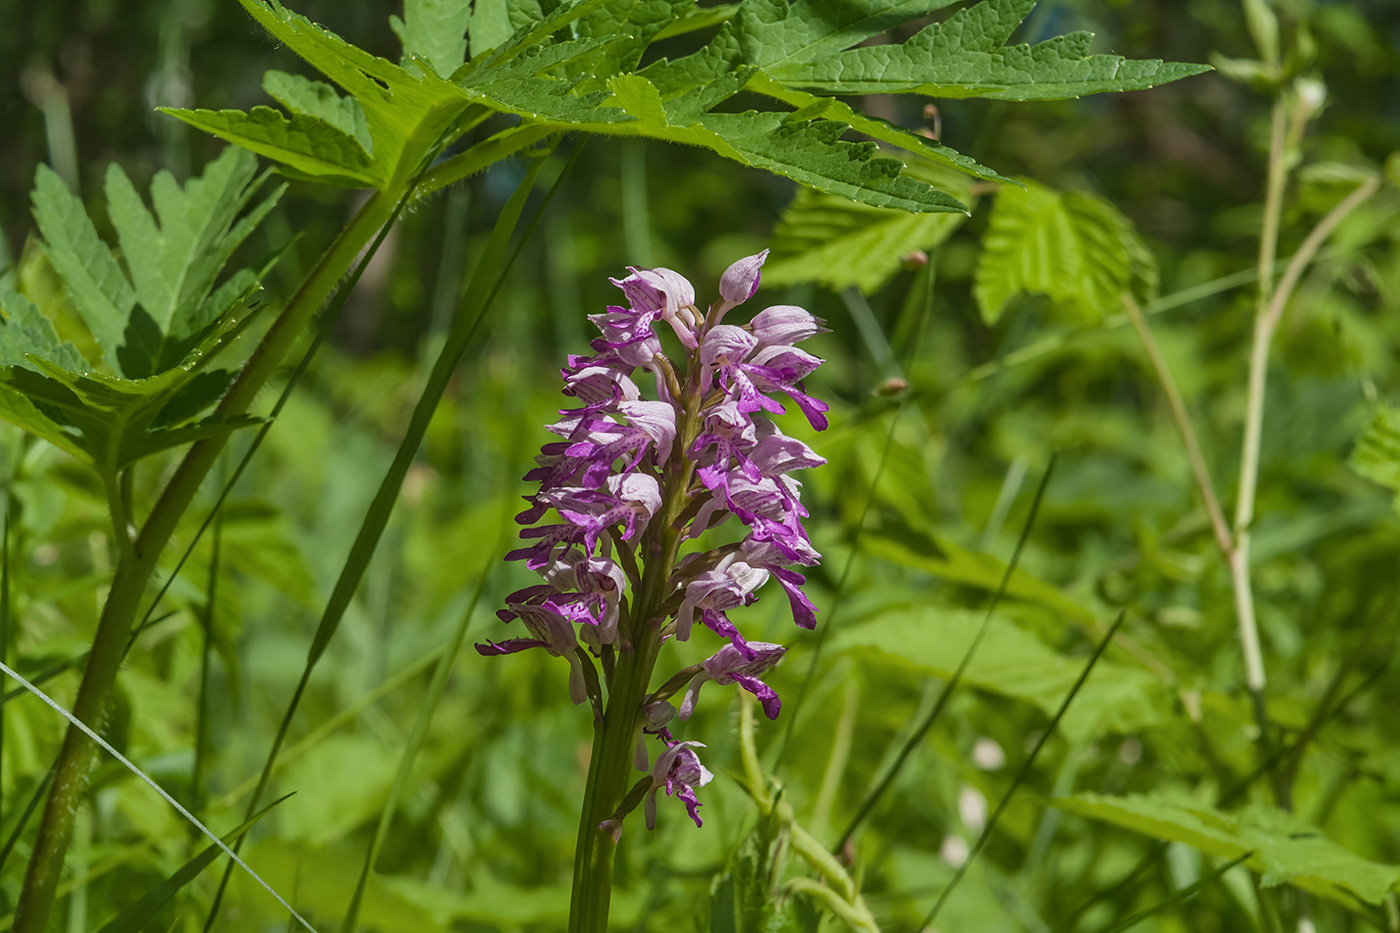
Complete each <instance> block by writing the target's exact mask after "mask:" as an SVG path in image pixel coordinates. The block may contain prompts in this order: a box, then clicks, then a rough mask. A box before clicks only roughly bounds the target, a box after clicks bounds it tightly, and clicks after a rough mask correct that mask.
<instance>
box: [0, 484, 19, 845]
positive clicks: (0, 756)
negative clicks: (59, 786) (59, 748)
mask: <svg viewBox="0 0 1400 933" xmlns="http://www.w3.org/2000/svg"><path fill="white" fill-rule="evenodd" d="M14 510H15V499H14V496H12V495H9V494H8V491H7V493H6V496H5V526H4V528H3V529H0V664H5V663H8V662H9V660H10V650H9V649H10V516H11V515H13V514H14ZM4 765H5V710H4V707H3V705H0V774H4V773H5V771H4ZM2 792H3V785H0V818H3V817H4V815H5V798H4V796H3V793H2Z"/></svg>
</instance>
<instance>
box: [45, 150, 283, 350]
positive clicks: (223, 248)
mask: <svg viewBox="0 0 1400 933" xmlns="http://www.w3.org/2000/svg"><path fill="white" fill-rule="evenodd" d="M256 169H257V166H256V160H254V159H252V158H250V157H249V156H248V154H247V153H245V152H241V151H240V150H238V149H236V148H234V147H232V146H230V147H228V148H226V149H225V150H224V151H223V152H222V153H220V155H219V157H218V158H216V159H214V161H212V162H210V163H209V164H208V165H207V166H206V167H205V170H204V174H203V175H202V176H201V177H198V178H192V179H190V181H189V182H188V183H187V184H186V185H185V186H184V187H183V188H182V187H181V186H180V185H179V184H178V183H177V182H176V181H175V179H174V177H173V176H172V175H171V174H170V173H169V172H158V173H157V174H156V176H155V178H154V179H152V181H151V200H152V202H153V203H154V206H155V215H156V216H154V217H153V216H152V215H151V212H150V211H149V210H147V208H146V205H145V204H144V203H142V201H141V196H140V195H139V194H137V192H136V189H135V187H133V186H132V184H131V181H130V179H128V178H127V176H126V173H125V172H123V171H122V169H121V167H120V166H118V165H117V164H116V163H113V164H112V165H110V166H109V167H108V169H107V184H106V194H107V214H108V216H109V217H110V218H111V221H112V226H113V227H115V228H116V231H117V237H118V240H119V242H120V244H121V249H122V257H123V258H124V260H125V262H126V267H127V269H128V270H129V271H130V273H131V282H132V285H133V286H134V287H135V292H136V300H137V304H138V306H139V307H138V308H137V309H136V310H135V311H134V312H133V313H132V315H131V318H130V320H128V321H127V323H126V327H125V329H124V337H125V340H126V342H125V344H124V345H123V346H122V347H121V348H120V349H119V350H118V351H117V355H116V359H115V362H116V363H118V364H119V368H120V370H121V372H122V374H123V375H125V376H129V377H135V378H139V377H145V376H149V375H153V374H154V373H157V372H161V371H163V370H165V369H168V368H170V367H171V366H173V365H175V363H177V362H178V361H179V360H180V359H181V358H182V357H183V356H184V355H185V353H186V352H188V350H189V348H190V347H191V346H192V345H193V343H194V340H195V339H196V338H197V337H198V336H199V335H200V334H201V333H203V332H204V330H205V329H206V328H207V327H208V326H209V325H210V324H212V323H213V322H214V321H216V320H218V319H219V318H220V317H221V316H222V315H223V314H224V313H225V312H227V311H228V309H229V307H230V306H231V305H232V303H233V301H234V300H236V299H237V298H238V297H239V296H241V295H242V294H243V293H245V292H247V291H249V290H250V289H251V288H252V287H253V286H254V285H255V284H256V277H254V276H253V274H252V273H251V272H248V271H247V270H240V271H239V272H235V273H234V274H233V276H232V278H231V279H230V283H229V284H228V285H227V287H226V288H222V289H217V290H216V289H215V288H214V282H215V280H216V279H217V277H218V275H219V273H220V272H222V271H223V268H224V266H225V264H226V263H227V262H228V261H229V259H230V258H231V257H232V256H233V253H234V251H235V250H236V249H237V248H238V247H239V246H240V245H241V244H242V243H243V241H244V240H245V239H246V238H247V237H248V235H249V234H250V233H252V231H253V229H254V228H255V227H256V226H257V225H258V223H260V222H261V221H262V219H263V217H265V216H266V215H267V213H268V211H270V210H272V208H273V207H274V206H275V205H276V203H277V199H278V197H280V195H281V190H280V189H279V190H278V191H276V192H274V193H273V194H272V195H271V196H270V197H268V198H265V199H264V200H263V201H261V202H260V203H259V204H257V205H255V206H254V207H253V208H252V209H251V210H249V211H248V212H247V214H246V215H245V216H243V217H242V218H241V219H240V218H239V216H238V215H239V214H240V212H242V211H243V210H244V208H245V207H247V204H248V202H249V200H250V199H251V198H252V195H253V191H254V190H255V186H254V184H253V176H254V173H255V172H256ZM46 235H47V231H46ZM108 362H109V363H111V362H114V361H113V360H112V359H111V358H109V360H108Z"/></svg>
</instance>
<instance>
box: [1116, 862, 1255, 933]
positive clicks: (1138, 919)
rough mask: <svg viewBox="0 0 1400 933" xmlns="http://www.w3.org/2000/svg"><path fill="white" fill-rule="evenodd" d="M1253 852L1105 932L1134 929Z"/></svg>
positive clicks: (1216, 879) (1121, 932)
mask: <svg viewBox="0 0 1400 933" xmlns="http://www.w3.org/2000/svg"><path fill="white" fill-rule="evenodd" d="M1253 854H1254V851H1253V850H1250V851H1249V852H1246V853H1245V854H1244V855H1241V856H1238V857H1236V858H1234V859H1232V860H1230V861H1228V862H1226V863H1225V864H1224V865H1221V866H1220V867H1219V868H1217V869H1216V870H1215V871H1213V872H1211V873H1210V874H1208V875H1204V876H1202V877H1201V878H1200V879H1199V880H1197V881H1196V882H1195V883H1194V884H1188V885H1187V886H1186V887H1184V888H1182V889H1180V890H1179V891H1173V892H1172V896H1171V897H1169V898H1167V899H1166V900H1164V901H1160V902H1158V903H1156V904H1153V905H1152V906H1151V907H1149V908H1147V909H1146V910H1141V911H1138V912H1137V913H1135V914H1133V915H1132V916H1131V917H1129V918H1128V919H1126V920H1124V921H1123V922H1122V923H1120V924H1118V925H1117V926H1112V927H1109V928H1108V929H1107V930H1104V931H1103V933H1123V931H1124V930H1130V929H1132V928H1133V927H1135V926H1137V925H1138V924H1139V923H1142V921H1144V920H1146V919H1147V918H1148V917H1153V916H1156V915H1157V914H1160V913H1161V912H1162V911H1164V910H1166V909H1167V908H1169V907H1173V906H1175V905H1177V904H1180V903H1181V902H1182V901H1184V900H1186V899H1187V898H1189V897H1192V896H1193V895H1194V894H1195V893H1196V892H1197V891H1199V890H1201V888H1204V887H1205V886H1206V885H1209V884H1214V883H1215V882H1216V881H1218V880H1219V879H1221V878H1222V877H1224V876H1225V873H1226V872H1228V871H1229V870H1230V869H1232V868H1234V867H1235V866H1236V865H1239V864H1240V863H1241V862H1243V861H1244V860H1245V859H1247V858H1249V857H1250V856H1251V855H1253Z"/></svg>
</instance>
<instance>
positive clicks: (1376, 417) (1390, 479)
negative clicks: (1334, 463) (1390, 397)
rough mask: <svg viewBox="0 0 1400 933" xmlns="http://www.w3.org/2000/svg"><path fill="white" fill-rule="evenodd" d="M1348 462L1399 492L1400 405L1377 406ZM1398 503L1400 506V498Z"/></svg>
mask: <svg viewBox="0 0 1400 933" xmlns="http://www.w3.org/2000/svg"><path fill="white" fill-rule="evenodd" d="M1347 464H1348V465H1349V466H1350V467H1351V468H1352V469H1353V470H1355V471H1356V472H1357V473H1359V474H1361V475H1362V476H1364V477H1366V478H1367V479H1369V480H1370V481H1371V482H1373V483H1377V484H1379V485H1381V486H1384V487H1385V488H1386V489H1389V490H1391V491H1392V492H1396V493H1400V409H1396V408H1393V407H1391V406H1390V405H1382V406H1380V407H1379V408H1377V409H1376V412H1375V414H1373V415H1372V416H1371V421H1370V423H1369V424H1367V425H1366V430H1365V431H1363V432H1361V437H1360V438H1358V439H1357V441H1356V449H1354V450H1353V451H1352V452H1351V458H1350V459H1349V460H1348V461H1347ZM1396 503H1397V508H1400V499H1397V500H1396Z"/></svg>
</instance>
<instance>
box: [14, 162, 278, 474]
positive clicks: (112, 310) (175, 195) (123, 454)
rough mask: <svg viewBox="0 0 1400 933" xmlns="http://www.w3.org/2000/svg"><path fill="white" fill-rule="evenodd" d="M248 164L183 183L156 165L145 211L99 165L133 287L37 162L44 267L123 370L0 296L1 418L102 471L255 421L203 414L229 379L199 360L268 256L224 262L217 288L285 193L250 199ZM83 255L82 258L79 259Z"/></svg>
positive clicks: (218, 338) (228, 327) (231, 323)
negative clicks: (102, 365) (49, 266)
mask: <svg viewBox="0 0 1400 933" xmlns="http://www.w3.org/2000/svg"><path fill="white" fill-rule="evenodd" d="M255 169H256V160H255V159H254V158H253V157H252V156H251V155H249V154H248V153H246V152H243V151H241V150H238V149H234V148H232V147H230V148H229V149H227V150H225V151H224V152H223V153H222V154H221V155H220V156H219V157H218V158H217V159H215V160H214V161H212V162H210V163H209V164H208V165H207V166H206V167H205V170H204V172H203V174H201V175H200V176H198V177H195V178H192V179H191V180H190V181H189V182H187V183H186V184H185V185H184V186H181V185H179V184H178V183H176V182H175V180H174V178H173V177H171V176H170V175H169V174H167V173H161V174H158V175H157V176H156V177H155V179H154V180H153V182H152V184H151V201H152V205H153V207H154V213H153V212H152V211H151V210H149V209H148V208H147V207H146V205H145V203H144V202H143V201H142V199H141V196H140V195H139V194H138V193H137V192H136V189H135V188H134V187H133V186H132V185H131V182H130V180H129V179H128V178H127V177H126V175H125V174H124V173H123V172H122V171H121V170H120V169H116V168H113V169H111V170H109V172H108V175H107V185H106V190H107V194H108V214H109V216H110V217H111V220H112V225H113V227H115V228H116V231H117V235H118V238H119V241H120V243H121V246H122V254H123V256H124V258H125V260H126V265H127V268H128V269H129V270H130V273H131V276H132V280H133V282H134V287H133V285H132V284H131V283H128V282H127V279H126V277H125V275H124V274H123V272H122V269H121V267H120V266H119V265H117V264H116V260H115V258H114V257H113V255H112V252H111V251H110V249H109V248H108V247H107V244H106V243H104V242H103V241H102V240H101V239H100V238H99V237H98V236H97V233H96V230H95V229H94V228H93V226H92V222H91V221H90V220H89V219H88V218H87V215H86V213H84V212H83V209H82V205H81V204H78V203H77V202H76V199H73V198H72V197H71V195H68V194H67V193H66V190H62V189H61V185H60V188H59V189H55V188H54V187H53V183H54V181H55V180H54V179H50V178H49V177H48V176H47V175H46V174H45V173H44V172H42V171H41V172H40V175H39V181H38V182H37V185H36V194H35V198H34V200H35V216H36V217H37V218H39V220H40V229H41V232H43V234H44V236H45V239H46V243H45V254H46V255H47V256H49V257H50V259H51V260H52V258H53V257H55V256H56V257H59V261H58V262H57V263H55V264H54V271H55V272H57V273H58V276H59V277H60V278H61V279H62V280H63V286H64V288H65V289H66V290H67V291H68V293H69V294H71V295H72V296H73V299H74V304H75V305H77V307H78V308H79V312H80V313H81V314H82V315H83V317H84V320H85V321H86V322H87V323H88V324H89V329H90V330H91V331H92V332H93V334H94V335H95V336H96V337H98V339H99V340H100V342H99V344H98V347H99V348H100V349H101V350H102V352H103V355H104V357H105V358H106V362H107V363H108V365H110V366H111V367H112V368H114V369H115V370H116V371H117V372H118V373H119V374H120V375H108V374H105V373H100V372H91V371H90V370H91V369H92V366H91V365H89V364H88V362H87V361H86V360H84V359H83V358H82V356H81V354H80V353H79V352H78V351H77V349H76V348H74V347H73V346H72V345H71V344H69V343H65V342H63V341H61V340H60V339H59V338H58V335H57V332H56V331H55V329H54V328H53V326H52V323H51V322H50V321H49V320H48V319H47V318H46V317H45V316H44V315H43V314H42V313H41V312H40V311H39V310H38V309H37V308H35V307H34V305H33V304H32V303H31V302H30V301H29V300H28V298H27V297H26V296H22V295H19V294H15V293H13V292H7V293H4V294H0V318H2V320H0V324H3V326H0V418H5V419H6V420H9V421H12V422H14V423H16V424H19V425H20V426H21V427H23V428H25V429H26V430H29V431H31V432H32V433H34V434H36V435H38V436H40V437H43V438H45V439H46V440H49V441H50V442H52V443H54V444H56V445H58V446H59V447H61V448H63V449H64V450H66V451H68V452H69V453H70V454H72V455H74V456H75V457H78V458H79V459H82V460H86V461H87V462H89V463H90V464H92V465H93V466H95V467H97V468H98V469H99V470H101V471H103V472H105V473H108V474H111V475H115V473H116V472H117V471H120V470H122V469H124V468H125V467H127V466H129V465H130V464H132V463H134V462H135V461H137V460H139V459H141V458H143V457H146V456H149V455H150V454H152V453H155V452H157V451H160V450H165V449H167V448H170V447H174V446H178V445H182V444H185V443H189V442H190V441H193V440H197V439H199V438H202V437H209V436H213V435H216V434H220V433H224V432H227V431H231V430H235V429H237V428H239V427H243V426H245V425H248V424H253V423H256V420H255V419H251V418H246V417H239V418H203V419H201V418H199V413H200V412H201V411H203V410H204V409H206V408H207V407H209V405H211V404H212V403H214V402H215V401H216V400H217V399H218V397H219V396H220V395H221V394H222V393H223V391H224V390H225V389H226V388H227V386H228V384H229V380H230V374H228V373H209V372H205V369H206V368H207V366H208V363H209V361H210V360H211V359H212V358H213V356H214V355H215V354H216V353H218V352H219V350H220V349H222V348H223V346H225V345H226V344H227V343H228V341H229V340H231V339H233V337H234V336H236V334H237V333H238V332H239V331H240V330H241V328H243V327H244V326H246V325H247V323H248V321H249V320H251V318H252V315H245V316H244V317H243V319H242V320H239V321H236V320H234V319H233V318H232V317H231V315H230V314H229V312H230V311H231V310H232V308H233V307H234V306H235V305H236V304H237V303H239V302H240V301H242V300H244V299H245V298H246V297H247V296H248V295H249V294H250V293H251V291H252V290H253V289H254V288H256V287H257V283H258V281H259V279H260V278H261V277H262V275H263V274H265V273H266V272H267V271H268V269H270V268H271V264H272V262H275V256H274V258H273V259H272V260H271V261H269V262H267V263H265V264H264V265H263V266H262V267H261V268H260V269H257V270H250V269H238V270H234V271H233V272H232V273H231V274H229V275H228V276H227V277H226V278H225V280H224V281H223V282H222V283H221V284H220V285H219V286H218V287H217V288H216V287H214V283H215V281H216V279H217V278H218V276H219V275H220V273H222V272H223V271H224V268H223V267H224V265H225V264H226V263H227V261H228V260H229V259H230V258H231V256H232V254H233V252H234V251H235V250H236V249H237V248H238V246H239V245H240V244H241V243H242V242H243V241H244V240H245V239H246V238H247V237H248V235H249V234H250V233H251V232H252V230H253V228H254V227H255V226H256V225H257V223H258V222H259V221H260V220H261V219H262V218H263V217H264V216H265V215H266V214H267V212H268V211H269V210H271V208H272V207H273V205H274V204H275V203H276V201H277V199H278V197H280V195H281V193H282V190H283V189H282V188H278V189H276V190H275V191H273V193H272V194H271V195H269V196H268V197H267V198H265V199H263V200H262V201H261V202H259V203H257V204H255V205H254V206H253V207H251V208H248V204H249V202H250V201H251V199H252V196H253V193H254V191H255V189H256V188H257V187H258V184H257V182H256V181H255V179H254V172H255ZM245 208H248V209H246V210H245ZM240 214H242V216H241V217H240V216H239V215H240ZM80 260H81V261H82V262H83V263H85V265H83V266H81V267H78V266H75V263H77V262H79V261H80ZM93 270H97V272H94V271H93ZM21 281H23V279H22V280H21ZM122 287H125V289H126V290H127V291H128V292H129V293H130V300H129V301H127V300H125V299H123V301H122V302H121V303H122V304H125V305H126V307H125V314H124V316H123V318H122V319H117V318H116V317H115V316H114V315H115V314H116V313H117V312H118V310H119V308H120V304H118V303H117V302H113V301H111V300H110V296H111V295H113V294H121V288H122ZM80 294H81V295H83V296H84V300H85V301H86V302H87V304H86V306H85V305H84V304H83V301H80V300H79V298H78V296H79V295H80ZM103 301H105V304H104V303H103ZM113 334H118V335H119V336H117V337H114V336H113Z"/></svg>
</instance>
